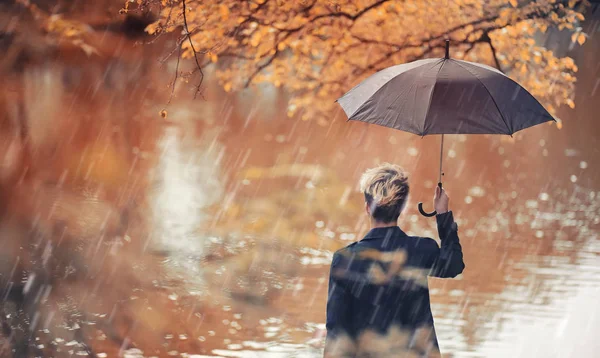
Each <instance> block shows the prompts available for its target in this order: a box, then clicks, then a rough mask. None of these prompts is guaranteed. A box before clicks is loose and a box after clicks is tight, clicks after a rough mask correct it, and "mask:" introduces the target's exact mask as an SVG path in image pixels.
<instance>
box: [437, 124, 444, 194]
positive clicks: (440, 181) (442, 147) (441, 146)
mask: <svg viewBox="0 0 600 358" xmlns="http://www.w3.org/2000/svg"><path fill="white" fill-rule="evenodd" d="M443 156H444V135H443V134H442V144H441V145H440V176H439V180H438V183H439V184H441V183H442V175H444V173H443V172H442V158H443ZM439 184H438V185H439Z"/></svg>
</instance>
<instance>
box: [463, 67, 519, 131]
mask: <svg viewBox="0 0 600 358" xmlns="http://www.w3.org/2000/svg"><path fill="white" fill-rule="evenodd" d="M456 64H457V65H459V66H460V67H462V68H463V69H464V70H465V71H467V72H469V73H470V74H471V75H473V77H475V78H476V79H477V81H479V83H481V85H482V86H483V88H485V91H486V92H487V93H488V95H489V96H490V98H491V99H492V102H494V106H496V109H497V110H498V113H499V114H500V118H502V122H504V125H505V126H506V129H508V133H507V134H508V135H510V136H511V137H512V131H511V130H510V127H509V126H508V123H507V122H506V118H504V114H502V111H501V110H500V107H498V103H496V100H495V99H494V96H492V93H491V92H490V90H489V89H488V88H487V86H486V85H485V83H483V81H482V80H480V79H479V77H477V75H476V74H474V73H473V72H471V71H470V70H469V69H468V68H467V67H465V66H463V65H462V64H461V63H460V62H458V61H456Z"/></svg>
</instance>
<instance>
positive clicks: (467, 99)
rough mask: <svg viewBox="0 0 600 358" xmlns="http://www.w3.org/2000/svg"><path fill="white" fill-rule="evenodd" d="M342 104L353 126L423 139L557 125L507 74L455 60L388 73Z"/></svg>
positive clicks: (428, 62)
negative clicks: (367, 125)
mask: <svg viewBox="0 0 600 358" xmlns="http://www.w3.org/2000/svg"><path fill="white" fill-rule="evenodd" d="M337 101H338V103H339V104H340V105H341V106H342V108H343V109H344V111H345V112H346V115H347V116H348V119H349V120H357V121H362V122H367V123H372V124H377V125H382V126H386V127H390V128H395V129H399V130H403V131H406V132H410V133H414V134H418V135H420V136H425V135H429V134H507V135H512V134H513V133H515V132H517V131H520V130H522V129H525V128H528V127H531V126H534V125H537V124H540V123H544V122H547V121H554V118H553V117H552V116H551V115H550V114H549V113H548V112H547V111H546V109H544V107H543V106H542V105H541V104H540V103H539V102H538V101H537V100H536V99H535V98H534V97H533V96H532V95H531V94H530V93H529V92H527V90H525V89H524V88H523V87H521V86H520V85H519V84H518V83H516V82H515V81H513V80H512V79H510V78H509V77H507V76H505V75H504V74H503V73H502V72H500V71H498V70H496V69H494V68H492V67H489V66H486V65H483V64H478V63H473V62H468V61H461V60H455V59H451V58H441V59H440V58H433V59H424V60H419V61H415V62H411V63H407V64H402V65H398V66H393V67H389V68H386V69H384V70H382V71H379V72H377V73H375V74H374V75H372V76H371V77H369V78H367V79H366V80H364V81H363V82H362V83H360V84H359V85H357V86H356V87H354V88H353V89H352V90H350V91H349V92H348V93H346V94H345V95H344V96H343V97H341V98H340V99H338V100H337Z"/></svg>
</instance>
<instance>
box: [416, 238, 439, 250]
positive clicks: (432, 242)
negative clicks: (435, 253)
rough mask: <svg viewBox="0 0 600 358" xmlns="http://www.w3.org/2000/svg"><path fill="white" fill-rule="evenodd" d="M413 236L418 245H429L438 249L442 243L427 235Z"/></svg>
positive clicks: (428, 246)
mask: <svg viewBox="0 0 600 358" xmlns="http://www.w3.org/2000/svg"><path fill="white" fill-rule="evenodd" d="M412 238H413V239H414V240H415V245H417V246H422V247H427V248H431V249H438V248H439V247H440V245H439V244H438V242H437V241H435V239H432V238H430V237H427V236H412Z"/></svg>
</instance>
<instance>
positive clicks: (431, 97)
mask: <svg viewBox="0 0 600 358" xmlns="http://www.w3.org/2000/svg"><path fill="white" fill-rule="evenodd" d="M441 61H442V65H441V66H440V69H439V70H438V71H437V73H436V74H435V79H434V82H433V88H432V89H431V94H430V95H429V103H428V104H427V110H426V111H425V118H423V131H422V132H421V138H423V137H424V136H425V135H426V134H427V133H425V123H426V122H427V116H428V115H429V108H430V107H431V101H432V100H433V92H435V86H436V85H437V78H438V75H439V74H440V72H442V67H444V63H446V60H445V59H442V60H441ZM432 68H433V67H432Z"/></svg>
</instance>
